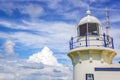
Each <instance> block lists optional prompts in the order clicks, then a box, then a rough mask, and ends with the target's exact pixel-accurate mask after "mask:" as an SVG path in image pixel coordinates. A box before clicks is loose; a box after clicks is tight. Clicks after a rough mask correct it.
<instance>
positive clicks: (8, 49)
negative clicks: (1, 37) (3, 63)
mask: <svg viewBox="0 0 120 80" xmlns="http://www.w3.org/2000/svg"><path fill="white" fill-rule="evenodd" d="M14 46H15V43H14V42H12V41H11V40H7V41H6V42H5V43H4V50H5V55H6V56H15V51H14Z"/></svg>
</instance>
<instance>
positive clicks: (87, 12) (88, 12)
mask: <svg viewBox="0 0 120 80" xmlns="http://www.w3.org/2000/svg"><path fill="white" fill-rule="evenodd" d="M87 8H88V10H87V11H86V14H87V15H90V14H91V11H90V7H89V5H88V7H87Z"/></svg>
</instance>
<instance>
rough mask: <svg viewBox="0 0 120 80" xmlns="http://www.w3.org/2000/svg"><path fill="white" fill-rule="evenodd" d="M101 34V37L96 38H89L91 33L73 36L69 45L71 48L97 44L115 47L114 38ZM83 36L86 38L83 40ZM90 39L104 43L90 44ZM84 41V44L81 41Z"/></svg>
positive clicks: (98, 45)
mask: <svg viewBox="0 0 120 80" xmlns="http://www.w3.org/2000/svg"><path fill="white" fill-rule="evenodd" d="M99 36H101V39H99V38H96V39H89V38H90V35H87V34H86V35H85V36H79V37H71V39H70V42H69V46H70V50H71V49H74V48H78V47H88V46H96V47H109V48H113V49H114V43H113V38H112V37H110V36H108V35H105V33H104V34H103V35H99ZM82 37H84V38H85V39H83V40H82ZM90 41H98V42H101V43H102V44H97V45H95V44H88V43H89V42H90ZM82 42H84V44H82V45H81V43H82Z"/></svg>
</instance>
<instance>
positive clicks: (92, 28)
mask: <svg viewBox="0 0 120 80" xmlns="http://www.w3.org/2000/svg"><path fill="white" fill-rule="evenodd" d="M98 33H99V31H98V25H97V24H96V23H88V34H89V35H98Z"/></svg>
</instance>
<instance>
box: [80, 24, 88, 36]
mask: <svg viewBox="0 0 120 80" xmlns="http://www.w3.org/2000/svg"><path fill="white" fill-rule="evenodd" d="M79 29H80V30H79V31H80V36H85V34H86V33H87V24H83V25H81V26H80V28H79Z"/></svg>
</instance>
